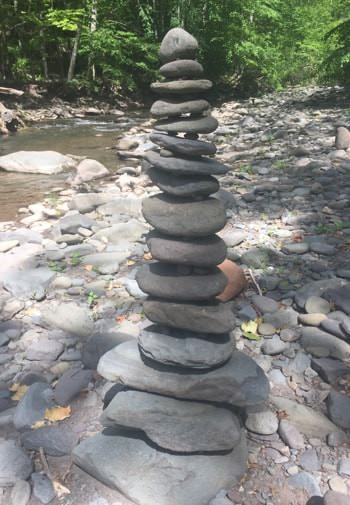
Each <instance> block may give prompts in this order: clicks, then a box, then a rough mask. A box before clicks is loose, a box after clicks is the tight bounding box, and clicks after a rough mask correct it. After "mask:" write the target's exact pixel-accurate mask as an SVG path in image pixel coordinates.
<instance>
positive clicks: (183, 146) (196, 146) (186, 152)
mask: <svg viewBox="0 0 350 505" xmlns="http://www.w3.org/2000/svg"><path fill="white" fill-rule="evenodd" d="M150 140H151V141H152V142H154V143H155V144H157V145H158V146H160V147H164V148H165V149H168V150H169V151H172V152H173V153H175V154H179V155H180V156H206V155H207V156H210V155H212V154H215V153H216V146H215V144H212V143H211V142H203V141H202V140H191V139H186V138H184V137H175V136H174V135H167V134H165V133H157V132H154V133H151V135H150Z"/></svg>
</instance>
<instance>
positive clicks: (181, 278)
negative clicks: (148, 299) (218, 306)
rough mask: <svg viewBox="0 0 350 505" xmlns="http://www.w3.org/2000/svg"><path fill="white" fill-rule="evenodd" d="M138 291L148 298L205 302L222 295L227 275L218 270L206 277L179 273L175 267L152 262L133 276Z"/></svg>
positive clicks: (210, 272) (211, 271) (209, 272)
mask: <svg viewBox="0 0 350 505" xmlns="http://www.w3.org/2000/svg"><path fill="white" fill-rule="evenodd" d="M136 281H137V283H138V285H139V287H140V289H141V290H142V291H143V292H144V293H147V294H149V295H151V296H155V297H159V298H166V299H168V300H178V301H190V300H199V301H200V300H208V299H210V298H213V297H214V296H217V295H218V294H219V293H221V292H222V291H223V290H224V289H225V287H226V284H227V278H226V276H225V275H224V274H223V273H222V272H221V270H219V269H218V268H212V269H210V270H209V271H208V272H207V273H206V274H205V275H203V274H198V273H195V272H193V271H192V270H191V271H190V273H181V272H179V271H178V268H177V266H176V265H166V264H163V263H151V264H150V265H144V266H142V267H141V268H140V269H139V270H138V271H137V274H136Z"/></svg>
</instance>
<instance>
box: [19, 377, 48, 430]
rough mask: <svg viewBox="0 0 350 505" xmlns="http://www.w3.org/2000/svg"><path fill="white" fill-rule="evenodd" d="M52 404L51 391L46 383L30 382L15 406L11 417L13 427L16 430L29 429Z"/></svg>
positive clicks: (43, 415)
mask: <svg viewBox="0 0 350 505" xmlns="http://www.w3.org/2000/svg"><path fill="white" fill-rule="evenodd" d="M54 405H55V403H54V401H53V392H52V389H51V388H50V386H49V385H48V384H44V383H42V382H36V383H35V384H32V385H31V386H30V387H29V388H28V390H27V391H26V393H25V394H24V396H23V397H22V398H21V399H20V401H19V403H18V405H17V407H16V410H15V415H14V418H13V424H14V425H15V428H16V429H17V430H18V431H23V430H28V429H30V428H31V427H32V425H33V424H35V422H36V421H40V420H42V419H44V417H45V411H46V409H49V408H51V407H53V406H54Z"/></svg>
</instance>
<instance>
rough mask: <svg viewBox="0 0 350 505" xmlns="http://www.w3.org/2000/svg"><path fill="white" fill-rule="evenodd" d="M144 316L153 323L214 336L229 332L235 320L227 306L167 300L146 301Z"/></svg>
mask: <svg viewBox="0 0 350 505" xmlns="http://www.w3.org/2000/svg"><path fill="white" fill-rule="evenodd" d="M143 309H144V311H145V315H146V316H147V317H148V319H150V320H151V321H153V322H154V323H159V324H164V325H168V326H170V327H173V328H180V329H183V330H189V331H194V332H208V333H214V334H220V333H226V332H228V331H231V330H232V329H233V327H234V325H235V318H234V315H233V312H232V310H231V308H230V305H229V304H223V303H220V304H219V303H215V302H214V303H212V304H205V303H201V304H192V303H190V302H189V303H177V302H171V301H167V300H152V299H149V300H146V301H145V302H144V304H143Z"/></svg>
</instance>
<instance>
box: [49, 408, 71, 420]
mask: <svg viewBox="0 0 350 505" xmlns="http://www.w3.org/2000/svg"><path fill="white" fill-rule="evenodd" d="M71 412H72V409H71V408H70V407H69V406H68V407H52V408H51V409H46V410H45V419H46V420H47V421H51V422H53V423H54V422H56V421H63V419H66V418H67V417H69V416H70V415H71Z"/></svg>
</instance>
